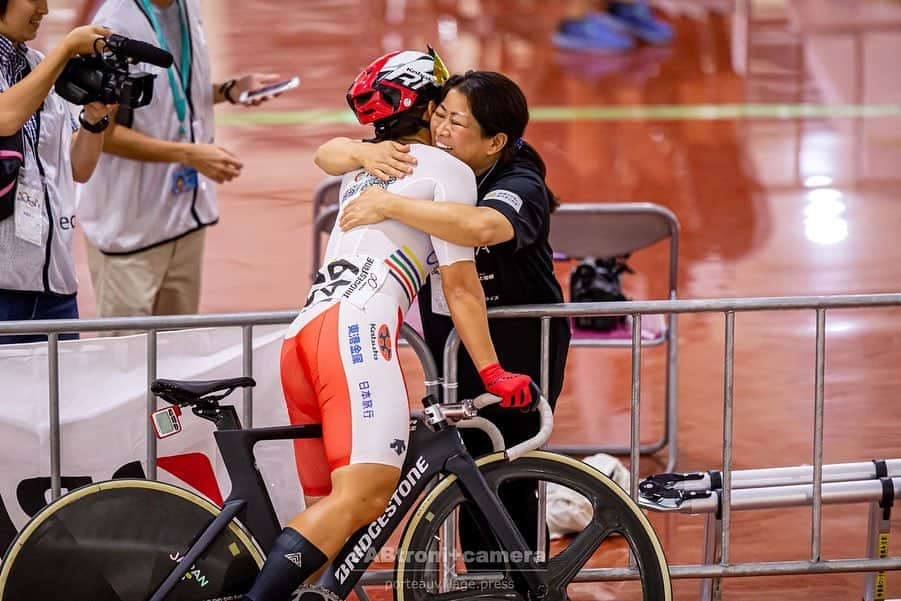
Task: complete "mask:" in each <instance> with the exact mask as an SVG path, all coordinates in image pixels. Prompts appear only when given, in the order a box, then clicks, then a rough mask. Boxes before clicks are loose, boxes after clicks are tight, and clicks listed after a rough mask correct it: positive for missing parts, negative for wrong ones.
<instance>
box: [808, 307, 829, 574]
mask: <svg viewBox="0 0 901 601" xmlns="http://www.w3.org/2000/svg"><path fill="white" fill-rule="evenodd" d="M816 345H817V347H816V348H817V355H816V373H815V375H814V409H813V510H812V511H811V521H812V524H811V527H810V559H811V561H819V560H820V533H821V529H822V525H823V523H822V511H823V508H822V506H823V403H824V401H823V392H824V383H823V374H824V370H825V365H826V310H825V309H823V308H820V309H817V342H816Z"/></svg>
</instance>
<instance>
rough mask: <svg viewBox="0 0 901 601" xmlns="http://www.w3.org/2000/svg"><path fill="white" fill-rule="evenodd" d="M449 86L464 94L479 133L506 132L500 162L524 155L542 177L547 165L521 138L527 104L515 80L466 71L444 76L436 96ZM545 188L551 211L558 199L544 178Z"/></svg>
mask: <svg viewBox="0 0 901 601" xmlns="http://www.w3.org/2000/svg"><path fill="white" fill-rule="evenodd" d="M451 90H457V91H458V92H460V93H461V94H463V95H464V96H465V97H466V100H467V102H469V108H470V110H472V116H473V117H474V118H475V120H476V121H477V122H478V123H479V127H481V128H482V136H483V137H485V138H488V137H491V136H493V135H495V134H498V133H504V134H506V135H507V143H506V145H505V146H504V149H503V150H502V151H501V157H500V159H499V161H500V162H501V163H506V162H509V161H512V160H513V159H514V158H518V159H525V160H527V161H529V162H531V163H532V164H534V165H535V167H536V168H537V169H538V172H539V173H541V177H542V178H544V177H545V176H546V175H547V167H546V166H545V164H544V160H543V159H542V158H541V155H539V154H538V152H537V151H536V150H535V149H534V148H533V147H532V146H531V145H530V144H527V143H525V142H524V141H523V140H522V135H523V133H524V132H525V130H526V125H528V123H529V105H528V103H527V102H526V96H525V94H523V92H522V90H521V89H520V88H519V86H518V85H516V82H515V81H513V80H512V79H510V78H509V77H507V76H506V75H502V74H500V73H496V72H494V71H467V72H466V73H464V74H463V75H453V76H451V78H450V79H448V80H447V83H445V84H444V88H443V89H442V92H441V99H440V100H441V101H443V100H444V97H445V96H447V93H448V92H450V91H451ZM545 188H547V193H548V199H549V200H550V203H551V210H552V211H553V210H554V209H556V208H557V206H558V205H559V203H558V202H557V198H556V196H554V193H553V192H551V189H550V188H548V187H547V182H545Z"/></svg>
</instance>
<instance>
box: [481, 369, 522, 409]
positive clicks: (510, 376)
mask: <svg viewBox="0 0 901 601" xmlns="http://www.w3.org/2000/svg"><path fill="white" fill-rule="evenodd" d="M479 376H480V377H481V378H482V383H483V384H484V385H485V390H487V391H488V392H490V393H491V394H495V395H497V396H499V397H501V403H500V405H501V407H511V408H517V409H529V408H530V407H531V405H532V396H533V395H532V389H531V386H532V378H530V377H529V376H524V375H523V374H515V373H512V372H509V371H507V370H505V369H504V368H503V367H501V366H500V364H498V363H493V364H491V365H489V366H488V367H486V368H484V369H483V370H482V371H480V372H479Z"/></svg>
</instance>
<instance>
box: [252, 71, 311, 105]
mask: <svg viewBox="0 0 901 601" xmlns="http://www.w3.org/2000/svg"><path fill="white" fill-rule="evenodd" d="M299 85H300V78H299V77H292V78H291V79H286V80H285V81H279V82H277V83H273V84H269V85H268V86H263V87H262V88H257V89H256V90H248V91H246V92H241V95H240V96H238V102H250V101H251V100H257V99H259V98H264V97H266V96H275V95H276V94H281V93H282V92H285V91H287V90H293V89H294V88H296V87H297V86H299Z"/></svg>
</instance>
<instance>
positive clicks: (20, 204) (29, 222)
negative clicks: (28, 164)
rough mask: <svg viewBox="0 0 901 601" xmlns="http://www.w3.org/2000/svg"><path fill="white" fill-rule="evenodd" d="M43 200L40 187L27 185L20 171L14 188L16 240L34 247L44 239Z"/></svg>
mask: <svg viewBox="0 0 901 601" xmlns="http://www.w3.org/2000/svg"><path fill="white" fill-rule="evenodd" d="M43 199H44V194H43V193H42V192H41V189H40V186H37V187H36V186H34V185H29V182H27V181H26V178H25V176H24V173H23V172H22V170H20V171H19V183H18V186H17V188H16V238H19V239H20V240H24V241H25V242H29V243H31V244H34V245H36V246H40V245H41V242H42V241H43V239H44V210H43V207H42V201H43Z"/></svg>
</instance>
